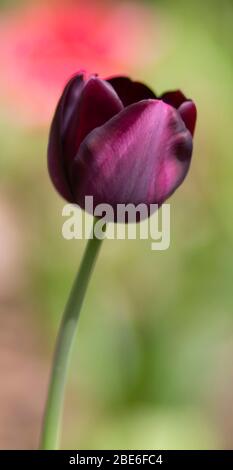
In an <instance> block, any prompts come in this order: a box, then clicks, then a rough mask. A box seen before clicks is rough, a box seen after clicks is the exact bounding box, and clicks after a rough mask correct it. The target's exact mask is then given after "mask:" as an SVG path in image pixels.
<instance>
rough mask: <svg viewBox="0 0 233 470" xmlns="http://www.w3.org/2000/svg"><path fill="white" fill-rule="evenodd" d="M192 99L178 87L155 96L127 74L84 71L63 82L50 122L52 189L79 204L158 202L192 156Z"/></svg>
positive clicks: (180, 176)
mask: <svg viewBox="0 0 233 470" xmlns="http://www.w3.org/2000/svg"><path fill="white" fill-rule="evenodd" d="M195 122H196V107H195V104H194V103H193V102H192V101H191V100H188V99H187V98H186V97H185V96H184V95H183V93H182V92H181V91H172V92H167V93H164V94H163V95H162V96H160V97H156V95H155V94H154V93H153V92H152V91H151V90H150V89H149V88H148V87H147V86H146V85H144V84H142V83H139V82H133V81H131V80H130V79H129V78H126V77H113V78H110V79H107V80H102V79H100V78H98V77H97V76H96V75H92V76H90V77H88V78H86V77H85V75H84V74H83V73H80V74H77V75H76V76H74V77H73V78H72V79H71V80H70V81H69V82H68V84H67V85H66V87H65V89H64V91H63V94H62V96H61V98H60V101H59V103H58V106H57V109H56V112H55V116H54V119H53V122H52V126H51V130H50V137H49V147H48V167H49V173H50V177H51V179H52V181H53V184H54V186H55V187H56V189H57V190H58V192H59V193H60V194H61V195H62V196H63V197H64V198H65V199H66V200H67V201H69V202H73V203H77V204H79V205H80V206H81V207H84V202H85V196H93V200H94V207H95V206H96V205H97V204H100V203H108V204H111V205H112V206H113V208H116V205H117V204H119V203H121V204H122V203H124V204H128V203H133V204H135V205H137V204H139V203H145V204H147V205H149V204H159V205H160V204H162V203H163V202H164V201H165V200H166V199H167V198H168V197H169V196H171V194H172V193H173V192H174V191H175V190H176V188H177V187H178V186H179V185H180V184H181V183H182V181H183V180H184V178H185V176H186V174H187V172H188V169H189V165H190V161H191V155H192V136H193V133H194V128H195Z"/></svg>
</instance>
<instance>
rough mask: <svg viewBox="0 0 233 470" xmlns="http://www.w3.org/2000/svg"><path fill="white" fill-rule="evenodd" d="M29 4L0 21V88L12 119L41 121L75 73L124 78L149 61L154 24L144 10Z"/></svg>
mask: <svg viewBox="0 0 233 470" xmlns="http://www.w3.org/2000/svg"><path fill="white" fill-rule="evenodd" d="M33 3H34V5H33V6H28V7H25V8H24V9H22V8H21V9H17V10H11V12H10V13H9V12H8V14H6V13H5V14H3V13H2V14H1V17H0V31H1V32H0V67H1V77H0V90H1V94H2V97H4V100H5V103H6V104H7V106H8V107H9V106H11V109H13V111H14V115H16V117H17V118H18V117H20V118H21V119H25V118H26V119H27V121H29V120H30V122H31V123H32V124H40V123H45V122H47V121H48V119H50V117H51V115H52V113H53V111H54V106H55V104H56V102H57V98H58V96H59V94H60V92H61V90H62V88H63V86H64V83H65V82H66V81H67V79H68V78H69V77H70V76H71V75H72V74H74V73H75V72H76V71H77V70H80V69H82V68H84V69H85V70H86V71H87V72H89V71H95V72H97V73H99V74H101V75H111V74H114V73H115V72H116V70H117V72H118V73H121V74H124V73H130V72H131V71H133V70H135V69H137V68H139V66H140V67H143V66H145V65H146V64H148V62H150V61H152V60H153V61H154V60H155V53H154V50H155V49H157V45H156V47H155V44H156V41H157V40H156V35H157V33H155V31H157V24H156V21H155V20H156V18H155V17H154V15H151V10H149V9H148V7H146V6H142V5H139V4H138V3H135V2H134V3H132V2H131V3H115V2H114V3H112V2H110V3H109V2H108V3H103V2H100V1H98V3H97V2H90V1H85V2H83V1H82V2H80V1H79V2H78V3H77V2H75V3H73V2H72V3H71V2H68V1H66V2H65V1H56V2H53V1H52V2H51V1H50V2H49V3H48V2H46V3H45V2H42V3H41V2H40V3H39V2H36V3H35V2H33ZM156 54H157V53H156Z"/></svg>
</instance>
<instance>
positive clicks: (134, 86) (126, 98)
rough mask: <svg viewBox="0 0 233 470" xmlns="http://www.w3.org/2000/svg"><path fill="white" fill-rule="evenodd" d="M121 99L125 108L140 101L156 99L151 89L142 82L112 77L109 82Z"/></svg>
mask: <svg viewBox="0 0 233 470" xmlns="http://www.w3.org/2000/svg"><path fill="white" fill-rule="evenodd" d="M107 81H108V82H109V83H110V84H111V85H112V86H113V88H114V90H115V91H116V93H117V94H118V96H119V97H120V99H121V101H122V103H123V105H124V106H129V105H130V104H133V103H137V102H138V101H142V100H146V99H154V98H156V96H155V94H154V93H153V91H152V90H150V88H148V87H147V86H146V85H144V84H143V83H140V82H133V81H132V80H131V79H130V78H128V77H112V78H109V79H108V80H107Z"/></svg>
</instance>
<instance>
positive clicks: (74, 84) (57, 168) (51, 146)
mask: <svg viewBox="0 0 233 470" xmlns="http://www.w3.org/2000/svg"><path fill="white" fill-rule="evenodd" d="M83 86H84V76H83V74H78V75H76V76H75V77H73V78H71V80H70V81H69V82H68V83H67V85H66V87H65V89H64V91H63V94H62V96H61V98H60V100H59V102H58V105H57V109H56V111H55V115H54V118H53V121H52V125H51V129H50V135H49V143H48V170H49V175H50V177H51V180H52V182H53V184H54V186H55V188H56V189H57V191H58V192H59V193H60V194H61V195H62V196H63V197H64V198H65V199H67V200H68V201H69V202H73V195H72V191H71V188H70V185H69V179H68V171H67V167H66V162H65V160H64V154H63V145H62V136H63V135H64V132H65V130H66V128H67V125H68V122H69V120H70V117H71V115H72V113H73V110H74V100H75V99H76V98H77V96H79V95H80V93H81V91H82V89H83Z"/></svg>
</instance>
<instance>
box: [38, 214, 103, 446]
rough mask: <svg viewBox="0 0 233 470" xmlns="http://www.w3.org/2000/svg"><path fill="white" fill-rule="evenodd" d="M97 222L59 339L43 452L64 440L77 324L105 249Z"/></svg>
mask: <svg viewBox="0 0 233 470" xmlns="http://www.w3.org/2000/svg"><path fill="white" fill-rule="evenodd" d="M95 223H96V219H95V220H94V225H93V239H91V238H90V239H89V240H88V244H87V247H86V250H85V253H84V256H83V259H82V263H81V266H80V268H79V272H78V274H77V277H76V279H75V281H74V284H73V287H72V290H71V293H70V296H69V299H68V302H67V305H66V308H65V312H64V315H63V319H62V322H61V326H60V331H59V333H58V337H57V344H56V349H55V355H54V361H53V367H52V373H51V379H50V385H49V391H48V398H47V403H46V408H45V414H44V421H43V427H42V434H41V445H40V448H41V449H50V450H51V449H57V448H58V446H59V440H60V424H61V417H62V408H63V402H64V390H65V384H66V378H67V370H68V365H69V358H70V352H71V347H72V345H73V342H74V338H75V334H76V330H77V323H78V319H79V314H80V310H81V307H82V303H83V299H84V296H85V293H86V290H87V287H88V282H89V279H90V276H91V273H92V270H93V267H94V264H95V261H96V258H97V255H98V252H99V249H100V246H101V242H102V240H100V239H98V238H96V237H95V235H94V228H95Z"/></svg>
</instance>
